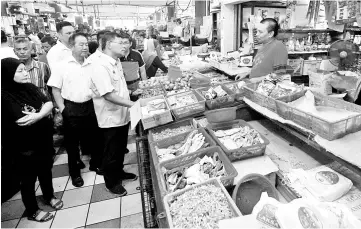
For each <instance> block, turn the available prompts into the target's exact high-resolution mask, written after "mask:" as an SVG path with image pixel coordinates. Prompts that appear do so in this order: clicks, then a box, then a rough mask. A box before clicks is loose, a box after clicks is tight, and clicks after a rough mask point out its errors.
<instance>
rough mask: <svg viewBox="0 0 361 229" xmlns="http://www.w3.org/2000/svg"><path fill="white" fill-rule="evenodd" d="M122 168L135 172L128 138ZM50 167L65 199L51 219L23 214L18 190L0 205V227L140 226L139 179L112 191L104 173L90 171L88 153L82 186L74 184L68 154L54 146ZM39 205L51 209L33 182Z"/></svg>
mask: <svg viewBox="0 0 361 229" xmlns="http://www.w3.org/2000/svg"><path fill="white" fill-rule="evenodd" d="M128 149H129V151H130V153H128V154H126V157H125V161H124V164H125V166H124V169H125V171H127V172H133V173H136V174H138V167H137V166H138V165H137V158H136V157H137V156H136V152H135V140H134V138H131V139H130V140H129V144H128ZM57 151H58V152H57V156H56V157H55V160H54V167H53V186H54V190H55V195H56V196H57V197H58V198H61V199H62V200H63V202H64V207H63V208H62V209H61V210H59V211H56V212H54V214H55V217H54V219H53V220H51V221H49V222H46V223H36V222H33V221H29V220H27V218H26V217H25V214H24V211H25V208H24V205H23V202H22V201H21V194H20V193H17V194H16V195H15V196H14V197H13V198H11V199H10V200H9V201H7V202H5V203H3V204H2V205H1V227H2V228H143V227H144V225H143V214H142V201H141V195H140V191H139V186H140V184H139V179H138V180H136V181H132V182H130V181H124V183H123V184H124V187H125V188H126V190H127V191H128V194H127V195H126V196H124V197H119V196H118V195H115V194H112V193H110V192H108V191H107V190H106V189H105V184H104V179H103V176H99V175H97V174H96V173H95V172H91V171H89V157H88V156H83V157H82V160H83V162H84V163H85V164H86V166H87V167H86V168H85V169H83V170H82V177H83V179H84V186H82V187H80V188H76V187H74V186H73V185H72V184H71V179H70V177H69V172H68V165H67V160H68V157H67V154H66V152H65V150H64V148H60V149H57ZM36 195H37V199H38V203H39V207H40V208H42V209H44V210H46V211H53V209H52V208H51V207H49V206H46V205H44V204H43V199H42V192H41V188H40V187H39V184H38V182H37V183H36Z"/></svg>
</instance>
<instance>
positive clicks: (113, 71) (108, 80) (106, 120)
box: [89, 54, 130, 128]
mask: <svg viewBox="0 0 361 229" xmlns="http://www.w3.org/2000/svg"><path fill="white" fill-rule="evenodd" d="M91 66H92V68H91V69H90V72H89V75H90V78H91V89H92V91H93V93H94V97H93V102H94V109H95V114H96V116H97V121H98V125H99V127H100V128H111V127H118V126H124V125H126V124H128V122H129V121H130V114H129V108H127V107H124V106H120V105H117V104H114V103H112V102H109V101H107V100H105V99H104V95H105V94H107V93H110V92H114V93H115V94H116V95H118V96H120V97H121V98H123V99H126V100H130V97H129V91H128V88H127V83H126V82H125V79H124V74H123V69H122V65H121V63H120V61H119V59H118V60H115V59H113V58H111V57H110V56H108V55H106V54H101V57H100V59H99V61H97V62H93V63H92V65H91Z"/></svg>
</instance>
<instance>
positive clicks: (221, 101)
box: [196, 85, 236, 110]
mask: <svg viewBox="0 0 361 229" xmlns="http://www.w3.org/2000/svg"><path fill="white" fill-rule="evenodd" d="M221 87H222V89H223V90H224V91H225V92H227V94H228V95H227V96H224V97H219V98H216V99H210V100H206V105H207V108H208V109H210V110H213V109H218V108H223V107H226V106H229V105H232V104H234V99H235V96H236V95H235V93H234V92H233V91H231V90H230V89H228V88H227V87H225V86H224V85H221ZM209 88H211V87H202V88H198V89H197V90H196V91H197V92H199V94H200V95H202V96H203V94H202V92H203V91H208V89H209ZM203 97H204V96H203Z"/></svg>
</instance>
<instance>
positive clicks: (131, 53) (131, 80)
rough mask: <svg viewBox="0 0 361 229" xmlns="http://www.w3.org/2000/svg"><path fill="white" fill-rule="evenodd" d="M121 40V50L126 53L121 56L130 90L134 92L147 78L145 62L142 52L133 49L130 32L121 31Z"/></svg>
mask: <svg viewBox="0 0 361 229" xmlns="http://www.w3.org/2000/svg"><path fill="white" fill-rule="evenodd" d="M120 40H121V43H120V45H121V51H122V52H123V53H125V55H124V56H122V57H121V58H120V61H121V63H122V67H123V71H124V77H125V80H126V81H127V85H128V90H130V91H132V92H134V91H136V90H137V89H138V84H139V81H140V80H141V79H142V80H146V79H147V75H146V71H145V63H144V60H143V57H142V55H141V54H140V52H138V51H136V50H133V49H131V46H132V38H131V37H130V35H129V34H126V33H121V34H120Z"/></svg>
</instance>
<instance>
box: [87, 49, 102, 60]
mask: <svg viewBox="0 0 361 229" xmlns="http://www.w3.org/2000/svg"><path fill="white" fill-rule="evenodd" d="M102 54H103V53H102V52H101V51H99V50H98V49H97V50H96V51H95V52H94V53H93V54H91V55H90V56H89V57H88V58H87V61H88V62H89V63H93V62H94V61H97V60H99V58H100V57H101V55H102Z"/></svg>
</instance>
